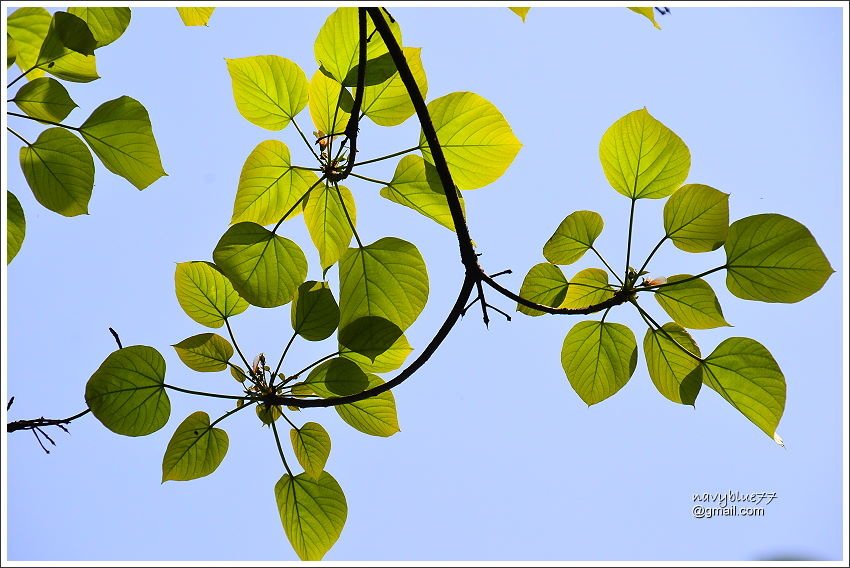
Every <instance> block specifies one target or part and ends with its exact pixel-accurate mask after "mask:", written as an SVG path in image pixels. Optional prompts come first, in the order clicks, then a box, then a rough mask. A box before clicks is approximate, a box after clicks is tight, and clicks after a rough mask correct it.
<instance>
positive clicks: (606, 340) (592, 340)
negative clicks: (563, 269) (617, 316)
mask: <svg viewBox="0 0 850 568" xmlns="http://www.w3.org/2000/svg"><path fill="white" fill-rule="evenodd" d="M571 286H572V284H571ZM561 365H562V366H563V367H564V372H565V373H566V374H567V379H568V380H569V381H570V385H572V387H573V390H575V391H576V393H577V394H578V395H579V397H581V399H582V400H583V401H584V402H585V403H586V404H587V405H588V406H590V405H592V404H596V403H598V402H602V401H603V400H605V399H606V398H608V397H609V396H611V395H613V394H614V393H616V392H617V391H619V390H620V389H621V388H623V387H624V386H625V384H626V383H627V382H628V381H629V378H631V376H632V374H633V373H634V371H635V367H636V366H637V342H636V341H635V336H634V334H633V333H632V330H630V329H629V328H628V327H626V326H624V325H622V324H619V323H608V322H598V321H582V322H579V323H577V324H576V325H575V326H573V328H572V329H571V330H570V331H569V333H567V336H566V338H564V346H563V348H562V349H561Z"/></svg>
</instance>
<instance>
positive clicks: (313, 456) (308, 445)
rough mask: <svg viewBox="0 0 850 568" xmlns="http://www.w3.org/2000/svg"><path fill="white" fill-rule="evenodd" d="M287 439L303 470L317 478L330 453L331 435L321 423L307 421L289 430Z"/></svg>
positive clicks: (320, 474)
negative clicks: (299, 426)
mask: <svg viewBox="0 0 850 568" xmlns="http://www.w3.org/2000/svg"><path fill="white" fill-rule="evenodd" d="M289 440H290V441H291V442H292V451H293V452H295V457H296V458H297V459H298V463H300V464H301V467H303V468H304V472H305V473H306V474H307V475H309V476H310V477H312V478H313V479H316V480H318V479H319V478H320V477H321V476H322V471H324V469H325V464H326V463H327V461H328V456H329V455H330V453H331V437H330V436H329V435H328V432H327V431H326V430H325V429H324V428H322V425H321V424H318V423H316V422H307V423H306V424H304V425H303V426H301V428H297V429H296V428H293V429H292V430H290V431H289Z"/></svg>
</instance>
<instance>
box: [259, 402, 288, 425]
mask: <svg viewBox="0 0 850 568" xmlns="http://www.w3.org/2000/svg"><path fill="white" fill-rule="evenodd" d="M256 409H257V418H259V419H260V422H262V423H263V425H265V426H271V425H272V423H273V422H274V421H275V420H277V419H278V418H280V417H281V416H283V412H282V411H281V409H280V407H279V406H269V405H267V404H263V403H260V404H258V405H257V406H256Z"/></svg>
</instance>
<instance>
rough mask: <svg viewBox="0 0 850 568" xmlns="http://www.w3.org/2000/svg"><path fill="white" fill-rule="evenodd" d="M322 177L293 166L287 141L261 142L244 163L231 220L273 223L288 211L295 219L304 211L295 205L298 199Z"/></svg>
mask: <svg viewBox="0 0 850 568" xmlns="http://www.w3.org/2000/svg"><path fill="white" fill-rule="evenodd" d="M318 180H319V178H318V177H317V176H316V174H314V173H313V172H311V171H309V170H300V169H295V168H293V167H292V166H291V164H290V161H289V148H287V147H286V145H285V144H284V143H283V142H280V141H279V140H266V141H264V142H260V143H259V144H258V145H257V147H256V148H254V149H253V150H252V151H251V154H250V155H249V156H248V159H247V160H245V165H244V166H242V173H241V174H240V175H239V187H238V188H237V190H236V199H235V201H234V202H233V216H232V217H231V219H230V222H231V223H238V222H240V221H253V222H255V223H257V224H259V225H270V224H272V223H277V222H278V221H280V219H281V217H283V216H284V215H285V214H287V213H289V216H288V217H287V219H291V218H293V217H295V216H297V215H299V214H300V213H301V207H295V205H296V203H298V200H299V199H301V198H302V196H304V195H305V194H306V193H307V191H308V190H309V189H310V187H311V186H313V184H315V183H316V182H317V181H318Z"/></svg>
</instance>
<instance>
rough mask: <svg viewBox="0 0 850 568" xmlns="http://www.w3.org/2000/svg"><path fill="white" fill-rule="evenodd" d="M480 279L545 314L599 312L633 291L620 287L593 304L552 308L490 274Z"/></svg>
mask: <svg viewBox="0 0 850 568" xmlns="http://www.w3.org/2000/svg"><path fill="white" fill-rule="evenodd" d="M481 280H483V281H484V282H486V283H487V285H488V286H490V287H491V288H492V289H494V290H495V291H497V292H499V293H500V294H502V295H503V296H505V297H506V298H510V299H511V300H513V301H514V302H517V303H518V304H522V305H523V306H525V307H527V308H533V309H535V310H538V311H541V312H546V313H547V314H559V315H589V314H595V313H596V312H601V311H602V310H607V309H608V308H611V307H614V306H619V305H621V304H625V303H626V302H628V301H629V299H630V298H632V297H633V296H634V291H630V290H626V289H622V290H617V291H616V292H614V296H612V297H611V298H609V299H607V300H605V301H604V302H600V303H598V304H593V305H592V306H588V307H586V308H553V307H551V306H546V305H544V304H538V303H537V302H532V301H531V300H526V299H525V298H523V297H522V296H520V295H518V294H514V293H513V292H511V291H510V290H508V289H507V288H505V287H503V286H502V285H501V284H499V283H498V282H496V281H495V280H493V278H492V277H491V276H487V275H486V274H484V275H482V277H481Z"/></svg>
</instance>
